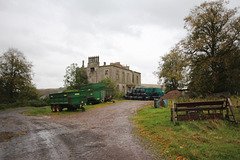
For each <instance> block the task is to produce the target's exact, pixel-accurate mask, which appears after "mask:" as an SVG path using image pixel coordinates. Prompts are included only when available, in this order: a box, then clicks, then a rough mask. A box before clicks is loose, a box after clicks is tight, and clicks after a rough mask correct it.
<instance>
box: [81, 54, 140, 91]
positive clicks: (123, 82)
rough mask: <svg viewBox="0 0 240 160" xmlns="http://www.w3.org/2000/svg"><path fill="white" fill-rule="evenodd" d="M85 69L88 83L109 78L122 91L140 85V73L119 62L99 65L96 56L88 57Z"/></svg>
mask: <svg viewBox="0 0 240 160" xmlns="http://www.w3.org/2000/svg"><path fill="white" fill-rule="evenodd" d="M83 67H84V62H83ZM85 69H86V71H87V75H88V82H89V83H99V82H100V81H101V80H103V79H105V78H110V79H111V80H113V81H114V82H115V83H116V85H117V88H118V89H119V90H120V91H122V92H124V93H126V92H128V91H131V90H132V89H134V88H136V87H137V86H141V73H139V72H135V71H132V70H130V69H129V66H122V65H121V64H120V62H116V63H110V65H107V64H106V62H104V65H103V66H100V63H99V57H98V56H96V57H88V65H87V67H86V68H85Z"/></svg>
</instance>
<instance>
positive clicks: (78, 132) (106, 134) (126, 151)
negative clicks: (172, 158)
mask: <svg viewBox="0 0 240 160" xmlns="http://www.w3.org/2000/svg"><path fill="white" fill-rule="evenodd" d="M146 103H148V102H144V101H128V102H120V103H116V104H111V105H109V106H106V107H102V108H98V109H94V110H89V111H87V112H84V113H79V114H74V115H67V116H56V117H47V116H42V117H31V116H25V115H23V114H21V112H23V110H17V111H4V112H0V159H6V160H8V159H11V160H12V159H34V160H43V159H46V160H49V159H54V160H55V159H56V160H61V159H64V160H66V159H72V160H75V159H91V160H92V159H98V160H103V159H104V160H108V159H111V160H112V159H119V160H120V159H121V160H123V159H124V160H125V159H131V160H134V159H136V160H141V159H152V158H151V156H150V155H149V154H148V153H147V151H146V150H145V149H144V148H142V147H141V146H140V145H139V143H138V140H137V139H136V138H134V137H133V135H132V129H133V127H134V126H133V125H132V124H131V122H130V121H129V117H130V116H131V115H132V114H134V113H135V111H136V109H137V108H139V107H142V106H144V105H145V104H146Z"/></svg>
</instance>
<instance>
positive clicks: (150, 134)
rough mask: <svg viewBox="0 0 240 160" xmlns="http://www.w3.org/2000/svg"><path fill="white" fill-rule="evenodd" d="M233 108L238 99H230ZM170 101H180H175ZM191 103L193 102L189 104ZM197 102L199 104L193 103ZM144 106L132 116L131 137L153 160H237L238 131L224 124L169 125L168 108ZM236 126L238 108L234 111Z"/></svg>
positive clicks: (189, 122)
mask: <svg viewBox="0 0 240 160" xmlns="http://www.w3.org/2000/svg"><path fill="white" fill-rule="evenodd" d="M231 100H232V102H233V104H235V105H236V104H237V103H238V101H239V100H240V99H239V97H238V98H232V99H231ZM174 101H183V100H182V99H176V100H174ZM192 101H193V100H192ZM196 101H199V100H196ZM168 103H169V106H168V107H163V108H154V107H153V105H150V106H146V107H144V108H142V109H140V110H139V111H138V114H137V115H135V116H133V121H134V123H135V124H136V129H135V131H134V132H135V134H136V135H138V137H140V140H141V141H142V142H143V144H144V145H145V147H146V148H151V151H152V152H153V154H154V155H155V156H156V157H155V158H156V159H160V158H166V159H191V160H194V159H209V160H212V159H222V160H226V159H229V160H230V159H231V160H233V159H240V127H239V125H234V124H232V123H231V122H228V121H226V120H205V121H181V122H179V125H177V126H174V125H173V123H172V121H170V117H171V113H170V106H171V104H172V101H171V100H169V101H168ZM234 111H235V114H236V115H237V120H238V122H239V121H240V108H236V107H235V108H234Z"/></svg>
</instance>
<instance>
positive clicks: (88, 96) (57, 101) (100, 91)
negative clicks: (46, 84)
mask: <svg viewBox="0 0 240 160" xmlns="http://www.w3.org/2000/svg"><path fill="white" fill-rule="evenodd" d="M49 98H50V104H51V109H52V111H53V112H61V111H62V110H63V108H68V110H76V109H78V108H80V109H82V111H85V108H84V107H83V105H85V104H98V103H101V102H107V101H111V100H112V98H113V91H112V90H111V89H107V88H106V86H105V83H95V84H89V85H85V86H82V87H80V89H79V90H78V91H76V92H66V93H54V94H50V95H49Z"/></svg>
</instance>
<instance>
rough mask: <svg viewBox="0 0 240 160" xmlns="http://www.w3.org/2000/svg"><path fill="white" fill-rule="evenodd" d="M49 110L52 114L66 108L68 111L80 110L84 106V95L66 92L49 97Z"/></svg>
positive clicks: (83, 109)
mask: <svg viewBox="0 0 240 160" xmlns="http://www.w3.org/2000/svg"><path fill="white" fill-rule="evenodd" d="M49 98H50V104H51V109H52V111H53V112H61V111H62V110H63V109H64V108H67V109H68V110H70V111H74V110H76V109H82V111H85V108H84V107H83V105H84V104H86V98H85V95H84V94H82V93H80V92H68V93H54V94H50V95H49Z"/></svg>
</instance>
